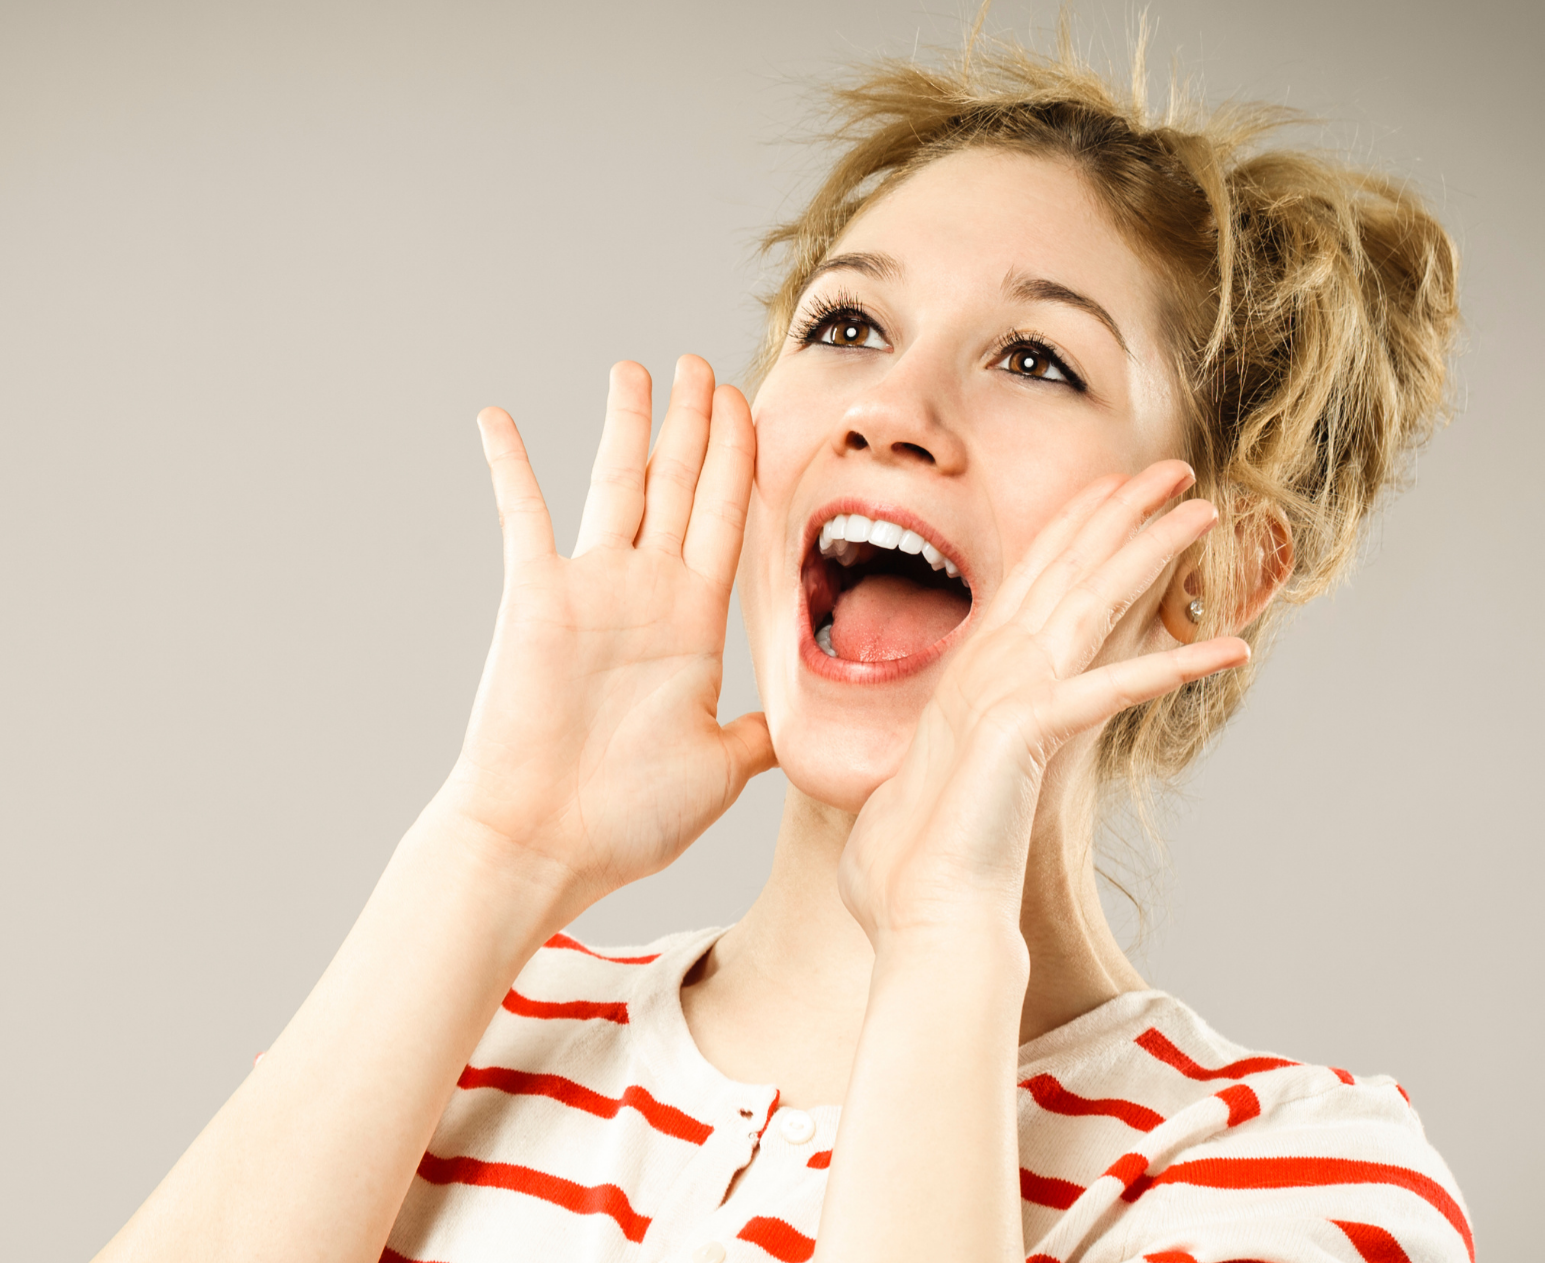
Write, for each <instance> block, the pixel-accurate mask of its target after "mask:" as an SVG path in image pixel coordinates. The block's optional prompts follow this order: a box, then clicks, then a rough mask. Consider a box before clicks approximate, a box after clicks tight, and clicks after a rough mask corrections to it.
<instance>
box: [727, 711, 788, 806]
mask: <svg viewBox="0 0 1545 1263" xmlns="http://www.w3.org/2000/svg"><path fill="white" fill-rule="evenodd" d="M719 731H720V737H721V739H722V740H723V742H724V751H725V753H726V754H727V755H728V756H729V760H730V783H729V785H728V786H726V789H727V793H726V796H725V803H724V805H725V806H726V807H728V806H729V805H730V803H732V802H734V801H735V800H736V799H737V798H739V797H740V791H741V790H743V789H744V788H745V787H746V782H747V781H749V780H750V779H751V778H752V777H753V776H757V775H759V774H760V773H762V772H765V771H767V770H769V769H770V768H775V767H777V766H778V756H777V755H776V754H775V753H773V743H772V734H771V733H770V732H769V731H768V730H767V716H766V715H764V714H763V713H762V712H761V711H759V710H758V711H752V712H751V713H750V714H746V715H742V716H741V717H740V718H739V719H735V720H731V721H730V722H729V723H727V724H725V725H724V727H723V728H721V729H720V730H719Z"/></svg>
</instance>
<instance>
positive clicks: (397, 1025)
mask: <svg viewBox="0 0 1545 1263" xmlns="http://www.w3.org/2000/svg"><path fill="white" fill-rule="evenodd" d="M565 893H566V892H565V889H564V887H563V886H562V884H561V883H560V882H559V881H558V880H557V878H556V876H555V875H554V874H552V873H550V872H544V871H542V870H541V869H540V868H539V867H537V866H535V865H534V864H522V863H520V862H519V861H518V853H515V852H514V851H513V848H511V849H510V851H509V852H507V853H505V854H503V855H501V854H500V852H499V850H498V848H497V847H496V846H495V845H493V844H492V843H491V840H490V839H488V838H486V837H480V836H478V835H477V833H476V830H475V826H471V825H468V824H465V823H463V822H462V821H460V820H459V819H458V818H457V817H455V816H454V815H453V814H451V813H447V812H445V811H443V810H441V809H440V808H438V807H437V806H436V805H432V806H431V807H430V809H429V810H427V811H426V812H425V814H424V816H423V817H421V818H420V820H419V821H418V822H417V823H416V824H415V825H414V826H413V828H412V829H411V830H409V832H408V834H407V835H406V836H405V837H404V839H403V841H402V843H401V844H400V845H399V847H398V848H397V851H396V852H395V853H394V855H393V857H392V860H391V862H390V863H389V864H388V866H387V869H386V871H385V873H384V874H383V875H382V877H381V880H380V882H379V883H378V884H377V886H376V889H375V891H374V892H373V893H372V894H371V897H370V900H369V902H368V903H367V904H366V906H365V909H364V911H363V912H362V913H361V915H360V917H359V920H358V921H357V922H356V923H355V925H354V928H353V929H352V930H351V931H350V933H349V936H348V938H347V939H346V940H345V941H344V943H343V946H342V947H341V948H340V949H339V951H338V954H337V956H336V957H335V958H334V959H333V961H332V963H331V965H329V967H328V969H327V971H326V973H325V974H324V975H323V976H322V979H321V980H320V981H319V982H318V984H317V986H316V988H315V989H314V990H313V991H312V993H311V995H310V996H309V997H308V998H307V999H306V1001H305V1003H304V1004H303V1005H302V1006H301V1008H300V1010H299V1011H298V1012H297V1013H296V1015H295V1017H294V1018H293V1019H292V1020H291V1022H290V1023H289V1025H288V1026H287V1027H286V1028H285V1030H284V1032H283V1033H282V1034H281V1035H280V1036H279V1038H278V1039H277V1040H276V1041H275V1043H274V1045H273V1047H272V1048H271V1049H270V1050H269V1051H268V1053H267V1055H266V1056H264V1058H263V1060H262V1062H261V1064H260V1065H259V1066H258V1067H257V1068H256V1069H255V1070H254V1071H253V1072H252V1074H251V1075H249V1076H248V1078H247V1079H246V1080H245V1081H244V1082H243V1083H242V1085H241V1086H240V1087H239V1088H238V1089H237V1090H236V1092H235V1093H234V1094H233V1095H232V1096H231V1098H230V1099H229V1100H228V1101H227V1102H226V1104H225V1105H224V1107H223V1108H222V1109H221V1110H220V1112H219V1113H218V1114H217V1115H216V1116H215V1117H214V1119H213V1120H212V1121H211V1122H210V1123H209V1125H208V1126H207V1127H206V1128H205V1129H204V1131H203V1132H202V1133H201V1134H200V1135H199V1137H198V1138H197V1139H196V1140H195V1141H194V1143H193V1145H192V1146H191V1147H190V1148H189V1149H188V1151H187V1152H186V1153H185V1154H184V1155H183V1157H182V1158H181V1160H179V1162H178V1163H177V1165H176V1166H175V1167H174V1168H173V1169H172V1171H171V1173H170V1174H169V1175H168V1176H167V1177H166V1179H165V1180H164V1181H162V1183H161V1185H160V1186H159V1187H158V1188H157V1189H156V1191H155V1192H154V1193H153V1194H152V1195H151V1197H150V1198H149V1200H148V1201H146V1203H145V1204H144V1205H143V1206H142V1207H141V1208H140V1210H139V1211H138V1213H136V1214H135V1216H134V1218H133V1219H132V1220H130V1222H129V1224H128V1225H127V1226H126V1227H125V1228H124V1229H123V1230H122V1231H121V1232H120V1233H119V1234H118V1236H117V1237H115V1238H114V1240H113V1241H112V1243H111V1244H109V1245H108V1247H107V1248H106V1249H105V1250H104V1251H103V1253H102V1254H101V1255H100V1256H99V1259H101V1260H103V1261H104V1263H118V1261H120V1260H135V1261H139V1260H146V1261H148V1260H154V1261H155V1263H163V1261H164V1263H174V1261H181V1260H190V1261H191V1260H194V1259H198V1260H205V1259H211V1258H218V1259H221V1260H226V1261H231V1263H234V1261H237V1260H240V1261H243V1263H244V1261H246V1260H259V1259H262V1260H280V1259H282V1260H285V1261H286V1263H300V1261H303V1260H324V1259H325V1260H328V1261H329V1263H352V1261H355V1260H357V1261H358V1263H375V1260H376V1259H377V1258H379V1256H380V1252H381V1249H382V1246H383V1244H384V1243H385V1240H386V1236H387V1233H388V1232H389V1231H390V1228H391V1225H392V1222H393V1220H394V1219H395V1217H396V1214H397V1210H398V1207H399V1206H400V1205H401V1203H402V1199H403V1197H404V1196H405V1195H406V1192H407V1189H408V1185H409V1183H410V1182H411V1180H412V1178H413V1172H414V1170H415V1169H416V1167H417V1165H418V1161H419V1158H420V1156H421V1155H422V1153H423V1151H424V1149H425V1146H426V1145H427V1144H428V1142H429V1139H430V1136H431V1134H432V1133H433V1131H434V1128H435V1125H436V1123H437V1122H438V1120H439V1117H440V1115H441V1113H442V1112H443V1110H444V1109H445V1105H446V1102H447V1101H448V1099H449V1097H450V1095H451V1093H452V1092H453V1091H454V1089H455V1084H456V1079H457V1077H458V1075H459V1074H460V1071H461V1069H462V1067H463V1065H464V1064H465V1063H466V1060H467V1058H468V1056H469V1055H470V1053H471V1051H472V1049H473V1047H474V1046H475V1045H476V1043H477V1041H478V1039H479V1037H480V1036H481V1035H482V1033H483V1031H484V1029H485V1028H486V1026H487V1024H488V1022H489V1020H490V1018H491V1016H492V1014H493V1013H494V1011H495V1010H496V1009H497V1008H498V1005H499V1001H500V999H501V998H502V997H503V995H504V994H505V990H506V988H507V987H508V986H509V984H510V982H511V981H512V980H513V979H514V977H515V975H516V974H517V973H518V972H519V970H520V968H521V967H522V966H523V965H524V963H525V962H526V961H527V960H528V959H529V958H530V956H531V955H532V953H533V952H534V951H535V950H536V949H537V947H538V946H539V945H540V944H541V942H542V941H543V939H544V938H545V937H547V935H549V934H550V933H551V932H552V931H553V930H555V929H557V928H558V927H559V926H560V925H561V924H562V923H563V921H564V920H566V919H567V915H568V914H569V911H570V909H569V908H567V907H566V906H565Z"/></svg>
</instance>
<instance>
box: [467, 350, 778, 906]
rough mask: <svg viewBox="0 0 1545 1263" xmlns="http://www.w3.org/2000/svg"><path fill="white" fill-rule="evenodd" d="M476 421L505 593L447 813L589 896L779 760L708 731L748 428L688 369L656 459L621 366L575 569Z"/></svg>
mask: <svg viewBox="0 0 1545 1263" xmlns="http://www.w3.org/2000/svg"><path fill="white" fill-rule="evenodd" d="M478 423H479V427H480V429H481V431H482V435H483V445H484V451H485V453H486V454H487V457H488V463H489V467H490V469H491V471H492V475H493V482H494V493H495V499H496V501H497V503H498V508H499V518H500V523H501V527H502V530H503V535H504V566H505V586H504V595H503V599H502V601H501V603H500V609H499V617H498V624H497V627H496V630H495V633H494V642H493V647H492V649H491V651H490V653H489V656H488V662H487V666H486V667H485V669H484V673H483V679H482V683H481V685H480V686H479V689H478V695H477V701H476V704H475V706H474V707H473V713H472V719H471V722H470V724H469V726H468V731H467V736H466V741H465V743H464V745H463V748H462V754H461V757H460V759H459V760H458V763H457V766H456V769H455V771H454V772H453V774H452V776H451V778H450V780H449V781H448V782H447V785H446V788H445V790H444V791H442V797H446V798H448V800H449V802H450V803H451V804H452V805H453V806H454V808H455V809H456V810H457V811H459V812H461V813H463V814H464V815H466V816H468V817H469V818H471V819H473V820H475V821H476V822H477V823H479V824H480V825H483V826H486V827H487V828H489V829H491V830H493V831H494V832H495V833H496V834H497V835H499V836H501V837H504V838H508V839H510V841H511V843H512V844H513V845H518V846H521V847H525V848H529V849H530V850H532V851H535V852H537V853H539V854H540V855H541V856H543V857H544V858H546V859H549V860H551V861H554V862H556V863H557V864H558V865H559V866H560V867H561V868H562V869H563V870H566V871H567V872H568V873H569V874H572V876H573V877H574V878H575V879H576V880H577V881H578V882H579V883H580V884H581V885H582V886H584V887H585V888H586V889H587V893H588V895H589V897H591V898H596V897H599V896H600V895H601V894H604V893H606V892H607V891H609V890H612V889H615V888H616V887H618V886H621V885H623V884H625V883H627V882H630V881H633V880H635V879H637V878H639V877H642V876H645V875H646V874H648V873H651V872H654V871H656V870H658V869H660V868H662V867H664V866H665V865H666V864H668V863H670V862H671V861H672V860H673V859H675V858H676V856H677V855H679V854H680V853H681V852H682V850H684V849H685V848H686V847H687V845H688V844H690V843H691V842H692V841H693V839H695V838H696V837H697V836H698V835H699V834H700V833H701V832H702V831H703V830H704V829H705V828H706V827H707V826H708V825H709V824H710V823H711V822H712V821H713V820H714V819H715V818H716V817H717V816H719V815H720V814H721V813H722V812H723V811H724V810H725V809H726V808H727V807H728V806H729V805H730V804H731V803H732V802H733V801H734V800H735V798H736V797H737V796H738V795H739V793H740V791H741V789H742V788H743V787H744V785H745V783H746V781H747V780H748V779H749V778H750V777H751V776H753V775H755V774H756V773H758V772H760V771H763V770H765V769H766V768H768V767H771V766H772V764H773V762H774V758H773V753H772V743H771V741H770V739H769V737H768V734H767V725H766V722H765V720H764V719H763V717H762V716H761V715H760V714H751V715H744V716H741V717H740V718H739V719H737V720H735V721H734V722H732V723H730V724H728V725H724V726H721V725H720V724H719V722H718V718H717V708H718V701H719V688H720V683H721V678H722V659H723V651H724V636H725V623H726V619H727V616H728V611H729V600H730V590H731V587H732V584H733V582H734V576H735V565H736V560H737V558H738V557H739V553H740V545H741V537H742V533H743V529H744V523H745V513H746V502H747V499H748V497H749V494H750V485H751V477H752V469H753V463H754V456H755V442H756V440H755V432H754V430H753V428H752V424H751V416H750V410H749V409H748V408H747V406H746V401H745V399H744V398H743V397H742V396H741V394H740V392H739V391H737V390H736V389H735V388H734V387H731V386H723V387H719V388H718V389H717V390H716V389H715V387H714V379H713V372H712V370H711V369H710V368H709V367H708V365H707V364H706V363H705V362H704V361H702V360H700V359H698V358H696V357H695V356H684V357H683V358H682V360H681V361H680V363H679V364H678V366H677V373H676V381H675V384H674V386H673V388H672V392H671V403H670V407H669V410H668V411H667V414H666V418H665V422H664V424H663V426H662V428H661V432H660V438H659V442H658V443H657V445H656V448H655V451H654V453H653V455H650V454H649V428H650V382H649V376H648V374H647V373H646V372H645V371H644V370H643V368H642V367H640V366H639V365H637V364H631V363H623V364H619V365H617V366H616V367H615V368H614V369H613V370H612V380H611V391H610V394H609V397H608V400H607V413H606V422H605V426H604V429H603V431H602V435H601V445H600V450H599V452H598V454H597V456H596V461H595V467H594V471H593V473H592V476H591V486H590V492H589V496H588V497H587V499H586V502H585V510H584V515H583V518H582V521H581V525H580V531H579V539H578V542H577V543H576V546H575V550H574V555H573V557H563V556H560V555H559V554H558V552H557V550H556V548H555V546H554V540H553V530H552V522H551V518H550V517H549V515H548V512H547V507H546V505H545V503H544V502H543V500H542V494H541V491H540V490H539V488H538V486H537V482H536V477H535V475H534V474H533V472H532V469H531V465H530V463H529V462H528V460H527V458H526V452H525V447H524V445H523V444H522V442H521V439H520V435H519V433H518V432H517V430H516V428H515V424H514V422H513V421H512V420H511V419H510V417H509V415H508V414H507V413H505V412H502V411H500V410H498V409H494V408H490V409H485V410H484V412H483V413H482V414H480V416H479V418H478Z"/></svg>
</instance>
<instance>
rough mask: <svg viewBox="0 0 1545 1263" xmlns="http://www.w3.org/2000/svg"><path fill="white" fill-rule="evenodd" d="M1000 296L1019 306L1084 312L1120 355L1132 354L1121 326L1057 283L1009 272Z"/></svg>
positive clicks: (1095, 306)
mask: <svg viewBox="0 0 1545 1263" xmlns="http://www.w3.org/2000/svg"><path fill="white" fill-rule="evenodd" d="M1003 292H1004V294H1005V295H1007V296H1008V297H1009V298H1013V299H1017V300H1018V301H1020V302H1022V303H1061V304H1063V306H1066V307H1075V308H1077V309H1078V310H1079V311H1084V312H1088V313H1089V315H1091V316H1093V317H1094V318H1095V319H1096V320H1098V321H1099V322H1100V323H1101V324H1102V325H1104V326H1105V327H1106V328H1107V329H1109V330H1110V335H1111V337H1113V338H1115V339H1116V342H1117V344H1118V345H1119V346H1120V347H1121V349H1122V350H1123V351H1125V352H1126V353H1127V354H1128V355H1131V354H1132V351H1131V349H1130V348H1129V347H1128V346H1127V340H1126V338H1124V337H1123V336H1122V334H1121V326H1120V325H1118V324H1117V323H1116V321H1115V318H1114V317H1113V316H1112V315H1111V314H1110V312H1108V311H1106V310H1105V308H1103V307H1101V306H1100V304H1099V303H1097V302H1095V301H1094V299H1092V298H1089V297H1087V296H1086V295H1084V294H1080V293H1079V292H1078V291H1077V290H1076V289H1069V288H1068V287H1067V286H1066V285H1063V284H1061V283H1060V282H1058V281H1048V280H1047V279H1046V278H1045V277H1041V276H1027V275H1026V274H1025V273H1023V272H1010V273H1009V274H1008V275H1007V276H1005V277H1004V278H1003Z"/></svg>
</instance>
